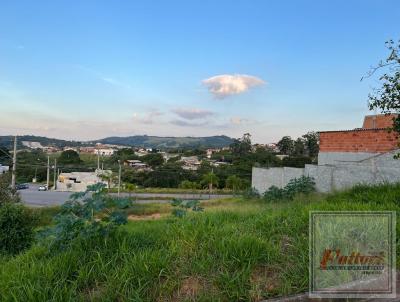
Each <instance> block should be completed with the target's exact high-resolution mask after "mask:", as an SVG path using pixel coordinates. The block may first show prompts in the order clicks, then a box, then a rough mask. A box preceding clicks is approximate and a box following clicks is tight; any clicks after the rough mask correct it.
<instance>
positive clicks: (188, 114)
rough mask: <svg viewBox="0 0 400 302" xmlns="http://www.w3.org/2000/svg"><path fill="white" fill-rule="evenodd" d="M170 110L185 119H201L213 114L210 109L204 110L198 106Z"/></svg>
mask: <svg viewBox="0 0 400 302" xmlns="http://www.w3.org/2000/svg"><path fill="white" fill-rule="evenodd" d="M172 112H174V113H175V114H176V115H178V116H179V117H181V118H183V119H186V120H195V119H202V118H205V117H208V116H211V115H213V114H214V112H212V111H210V110H204V109H199V108H178V109H174V110H172Z"/></svg>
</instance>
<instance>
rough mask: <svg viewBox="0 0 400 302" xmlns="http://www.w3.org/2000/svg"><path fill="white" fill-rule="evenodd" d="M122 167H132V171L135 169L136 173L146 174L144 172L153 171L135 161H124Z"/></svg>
mask: <svg viewBox="0 0 400 302" xmlns="http://www.w3.org/2000/svg"><path fill="white" fill-rule="evenodd" d="M124 166H129V167H132V168H133V169H135V170H136V171H138V172H141V171H143V172H146V171H152V170H153V169H151V167H149V165H148V164H146V163H143V162H142V161H140V160H137V159H127V160H125V161H124Z"/></svg>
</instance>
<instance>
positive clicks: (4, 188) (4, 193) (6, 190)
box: [0, 173, 20, 205]
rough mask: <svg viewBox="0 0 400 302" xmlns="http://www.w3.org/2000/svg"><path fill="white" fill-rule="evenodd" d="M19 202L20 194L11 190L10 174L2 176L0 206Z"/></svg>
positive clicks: (0, 180)
mask: <svg viewBox="0 0 400 302" xmlns="http://www.w3.org/2000/svg"><path fill="white" fill-rule="evenodd" d="M18 201H20V198H19V194H18V192H17V191H16V190H14V189H11V177H10V174H9V173H6V174H4V175H1V174H0V205H1V204H4V203H9V202H18Z"/></svg>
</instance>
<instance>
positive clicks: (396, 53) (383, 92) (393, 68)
mask: <svg viewBox="0 0 400 302" xmlns="http://www.w3.org/2000/svg"><path fill="white" fill-rule="evenodd" d="M386 47H387V49H388V51H389V55H388V56H387V58H386V59H385V60H384V61H380V62H379V63H378V66H376V67H375V68H373V69H372V70H371V71H370V72H369V74H368V76H372V75H373V74H374V73H375V72H378V71H379V72H381V75H380V77H379V80H380V82H381V87H380V88H378V89H375V90H374V92H373V93H371V94H369V96H368V97H369V109H370V110H373V109H380V110H381V112H382V113H391V112H395V113H399V111H400V40H399V41H397V43H395V42H394V41H393V40H390V41H388V42H386ZM392 130H394V131H396V132H398V133H400V115H398V116H397V117H396V118H394V123H393V127H392Z"/></svg>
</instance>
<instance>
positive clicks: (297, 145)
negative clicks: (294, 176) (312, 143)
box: [294, 137, 305, 155]
mask: <svg viewBox="0 0 400 302" xmlns="http://www.w3.org/2000/svg"><path fill="white" fill-rule="evenodd" d="M304 150H305V145H304V139H302V138H301V137H299V138H298V139H296V140H295V142H294V154H295V155H304Z"/></svg>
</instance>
